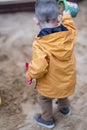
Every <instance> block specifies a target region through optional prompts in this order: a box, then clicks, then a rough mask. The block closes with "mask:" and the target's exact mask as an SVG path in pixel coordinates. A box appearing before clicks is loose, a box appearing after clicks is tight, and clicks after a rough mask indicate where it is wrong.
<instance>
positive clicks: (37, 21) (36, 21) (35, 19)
mask: <svg viewBox="0 0 87 130" xmlns="http://www.w3.org/2000/svg"><path fill="white" fill-rule="evenodd" d="M33 20H34V22H35V23H36V24H37V25H39V20H38V19H37V18H36V17H34V18H33Z"/></svg>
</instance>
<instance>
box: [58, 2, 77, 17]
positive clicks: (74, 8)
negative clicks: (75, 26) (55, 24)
mask: <svg viewBox="0 0 87 130" xmlns="http://www.w3.org/2000/svg"><path fill="white" fill-rule="evenodd" d="M58 2H59V4H61V3H62V4H63V5H64V9H65V11H68V10H69V11H70V13H71V16H72V17H76V16H77V14H78V10H79V8H78V4H76V3H73V2H68V1H67V0H59V1H58Z"/></svg>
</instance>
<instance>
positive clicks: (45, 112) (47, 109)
mask: <svg viewBox="0 0 87 130" xmlns="http://www.w3.org/2000/svg"><path fill="white" fill-rule="evenodd" d="M52 100H53V99H52V98H48V97H45V96H42V95H40V94H39V95H38V102H39V105H40V107H41V110H42V118H43V119H44V120H46V121H50V120H52V119H53V113H52ZM69 106H70V104H69V100H68V98H61V99H58V107H59V109H61V108H65V107H69Z"/></svg>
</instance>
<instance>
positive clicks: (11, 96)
mask: <svg viewBox="0 0 87 130" xmlns="http://www.w3.org/2000/svg"><path fill="white" fill-rule="evenodd" d="M33 17H34V14H33V13H16V14H15V13H14V14H4V15H1V14H0V96H1V97H2V105H1V106H0V130H47V129H46V128H43V127H40V126H38V125H36V124H35V123H34V122H33V116H34V114H35V113H37V112H40V108H39V106H38V104H37V99H36V97H37V92H36V90H35V89H34V86H35V81H33V84H32V86H31V87H30V86H28V85H27V83H26V79H25V62H26V61H30V59H31V55H32V50H31V47H32V42H33V39H34V36H35V35H36V34H37V32H38V31H39V29H38V27H37V26H36V25H35V24H34V22H33ZM75 23H76V25H77V27H78V30H79V33H78V39H77V45H76V47H75V53H76V58H77V84H76V91H75V93H74V94H73V95H72V96H71V97H70V101H71V109H72V114H71V116H69V117H65V116H63V115H62V114H61V113H59V112H58V110H57V107H56V105H55V103H54V116H55V119H56V127H55V128H54V130H87V101H86V100H87V66H86V64H87V40H86V37H87V32H86V30H87V1H86V0H85V1H84V2H82V3H81V4H80V10H79V14H78V16H77V18H76V19H75Z"/></svg>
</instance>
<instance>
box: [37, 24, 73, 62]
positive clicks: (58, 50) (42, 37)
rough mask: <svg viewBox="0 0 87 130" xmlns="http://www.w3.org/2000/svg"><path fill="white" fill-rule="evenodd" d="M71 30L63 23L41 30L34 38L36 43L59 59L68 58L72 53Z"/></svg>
mask: <svg viewBox="0 0 87 130" xmlns="http://www.w3.org/2000/svg"><path fill="white" fill-rule="evenodd" d="M70 34H71V32H70V31H69V30H68V29H67V28H66V27H64V26H63V25H61V26H58V27H55V28H47V29H43V30H41V32H40V33H39V34H38V36H37V37H36V38H35V40H36V42H37V44H38V45H39V46H40V47H41V48H42V49H43V51H45V52H49V53H50V54H51V55H53V56H54V57H56V58H58V59H59V60H68V59H70V57H71V54H72V49H73V45H72V40H71V35H70Z"/></svg>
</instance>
